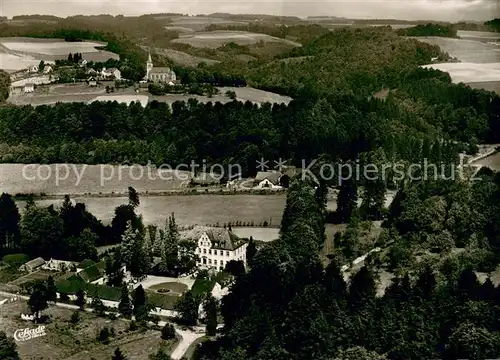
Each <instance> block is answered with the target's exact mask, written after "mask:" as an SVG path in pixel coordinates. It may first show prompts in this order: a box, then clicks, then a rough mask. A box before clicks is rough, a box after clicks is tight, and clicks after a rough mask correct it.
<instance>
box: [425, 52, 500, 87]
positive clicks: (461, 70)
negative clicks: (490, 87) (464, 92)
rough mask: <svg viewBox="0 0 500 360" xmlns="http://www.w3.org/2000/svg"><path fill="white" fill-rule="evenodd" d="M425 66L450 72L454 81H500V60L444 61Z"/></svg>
mask: <svg viewBox="0 0 500 360" xmlns="http://www.w3.org/2000/svg"><path fill="white" fill-rule="evenodd" d="M499 56H500V53H499ZM424 67H426V68H433V69H437V70H441V71H444V72H447V73H449V74H450V76H451V79H452V80H453V82H454V83H460V82H463V83H469V82H474V83H478V82H493V81H500V62H497V63H488V64H478V63H470V62H461V63H442V64H432V65H425V66H424Z"/></svg>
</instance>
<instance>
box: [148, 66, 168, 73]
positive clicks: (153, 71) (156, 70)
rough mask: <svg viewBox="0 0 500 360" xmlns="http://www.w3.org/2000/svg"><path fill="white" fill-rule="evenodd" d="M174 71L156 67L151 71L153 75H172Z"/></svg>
mask: <svg viewBox="0 0 500 360" xmlns="http://www.w3.org/2000/svg"><path fill="white" fill-rule="evenodd" d="M172 72H173V71H172V69H170V68H169V67H154V68H153V69H151V74H155V73H156V74H170V73H172Z"/></svg>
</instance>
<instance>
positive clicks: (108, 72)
mask: <svg viewBox="0 0 500 360" xmlns="http://www.w3.org/2000/svg"><path fill="white" fill-rule="evenodd" d="M101 75H102V76H103V77H105V78H110V77H114V78H115V79H116V80H121V78H122V73H121V71H120V70H118V69H117V68H110V69H106V68H104V69H102V71H101Z"/></svg>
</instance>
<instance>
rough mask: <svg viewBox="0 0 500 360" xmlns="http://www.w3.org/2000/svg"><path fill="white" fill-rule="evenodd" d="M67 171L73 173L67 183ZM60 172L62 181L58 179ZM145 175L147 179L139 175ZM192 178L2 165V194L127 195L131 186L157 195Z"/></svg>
mask: <svg viewBox="0 0 500 360" xmlns="http://www.w3.org/2000/svg"><path fill="white" fill-rule="evenodd" d="M57 169H59V170H57ZM65 169H67V170H69V172H68V173H67V179H65V180H63V179H64V177H66V176H65V175H64V174H66V173H65ZM57 171H59V174H60V178H61V180H60V181H57V179H56V174H57ZM141 172H142V173H143V176H139V175H140V174H141ZM190 177H191V173H190V172H182V171H179V172H174V170H172V171H168V170H162V171H160V170H158V169H155V168H153V167H147V166H143V167H139V166H134V167H126V166H112V165H75V164H70V165H57V164H52V165H23V164H0V184H2V191H4V192H7V193H9V194H12V195H15V194H25V193H34V194H41V193H45V194H47V195H65V194H75V195H78V194H79V195H85V194H125V193H126V192H127V188H128V187H129V186H133V187H134V188H135V189H136V190H137V191H138V192H140V193H146V192H148V191H149V192H152V193H154V192H155V191H156V192H160V191H167V190H176V189H181V188H182V185H183V183H185V182H186V181H188V180H189V179H190ZM43 179H46V180H43Z"/></svg>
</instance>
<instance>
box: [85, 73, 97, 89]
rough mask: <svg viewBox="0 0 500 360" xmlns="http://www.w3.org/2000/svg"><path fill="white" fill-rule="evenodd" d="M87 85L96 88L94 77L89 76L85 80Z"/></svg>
mask: <svg viewBox="0 0 500 360" xmlns="http://www.w3.org/2000/svg"><path fill="white" fill-rule="evenodd" d="M87 85H88V86H90V87H96V86H97V80H96V78H95V77H93V76H91V77H89V78H88V79H87Z"/></svg>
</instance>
